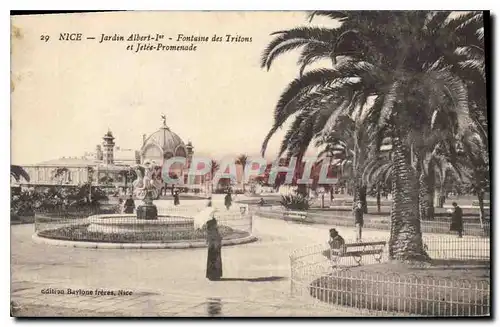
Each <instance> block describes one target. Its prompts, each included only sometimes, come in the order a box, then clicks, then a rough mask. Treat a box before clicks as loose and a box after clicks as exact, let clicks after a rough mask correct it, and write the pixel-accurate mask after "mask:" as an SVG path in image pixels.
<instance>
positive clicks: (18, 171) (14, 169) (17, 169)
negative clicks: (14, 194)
mask: <svg viewBox="0 0 500 327" xmlns="http://www.w3.org/2000/svg"><path fill="white" fill-rule="evenodd" d="M10 176H11V177H13V178H14V179H15V180H16V182H19V181H20V180H21V178H24V180H25V181H27V182H29V181H30V176H29V175H28V173H27V172H26V170H24V168H23V167H21V166H17V165H10Z"/></svg>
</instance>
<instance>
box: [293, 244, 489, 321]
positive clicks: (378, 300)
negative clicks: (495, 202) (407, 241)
mask: <svg viewBox="0 0 500 327" xmlns="http://www.w3.org/2000/svg"><path fill="white" fill-rule="evenodd" d="M364 241H367V240H364ZM369 241H376V240H369ZM378 241H380V240H378ZM347 243H351V242H350V241H347ZM424 244H425V247H426V249H427V253H428V254H429V255H430V256H431V258H433V259H434V260H435V262H439V264H436V265H434V268H432V269H428V268H424V267H422V268H416V270H414V271H404V270H398V267H397V266H390V265H385V264H379V265H373V264H376V263H378V261H377V260H375V258H374V257H371V256H365V257H363V260H362V262H361V263H362V265H361V266H358V267H355V266H356V262H355V261H354V260H353V259H352V258H342V260H341V261H337V262H335V264H334V263H333V262H332V261H330V260H329V259H328V258H327V256H325V250H327V249H328V245H327V244H315V245H311V246H308V247H305V248H301V249H297V250H295V251H293V252H292V253H291V255H290V266H291V293H292V296H294V297H300V298H302V299H304V300H306V301H308V302H312V303H316V304H318V305H328V306H333V307H335V309H337V310H339V309H340V310H345V311H346V312H348V313H350V314H351V315H359V316H362V315H378V316H380V315H381V316H390V315H405V316H406V315H417V316H488V315H489V314H490V306H491V300H490V280H489V278H490V277H489V259H490V241H489V239H485V238H467V239H458V238H435V237H424ZM384 259H385V260H387V258H384ZM446 262H448V263H449V264H450V265H451V266H446ZM461 263H462V264H465V266H461ZM440 265H441V266H440ZM438 267H441V268H443V267H445V268H443V269H444V270H442V271H439V269H440V268H438ZM446 267H447V268H446ZM425 269H428V270H425ZM436 269H437V270H436ZM461 269H462V270H461ZM467 269H468V270H467ZM460 271H461V272H460ZM424 272H425V273H424Z"/></svg>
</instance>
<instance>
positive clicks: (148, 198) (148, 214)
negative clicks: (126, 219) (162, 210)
mask: <svg viewBox="0 0 500 327" xmlns="http://www.w3.org/2000/svg"><path fill="white" fill-rule="evenodd" d="M135 169H136V173H137V179H136V180H135V181H134V182H133V183H132V185H133V186H134V195H135V197H136V198H137V199H139V200H142V201H143V202H144V203H143V204H141V205H139V206H138V207H137V219H148V220H152V219H158V209H157V208H156V206H155V205H154V204H153V200H155V199H157V198H158V195H159V194H160V190H161V182H160V181H158V180H156V178H155V177H154V176H153V169H154V163H150V162H146V163H144V164H143V165H139V166H136V168H135Z"/></svg>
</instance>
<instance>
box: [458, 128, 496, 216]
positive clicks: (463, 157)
mask: <svg viewBox="0 0 500 327" xmlns="http://www.w3.org/2000/svg"><path fill="white" fill-rule="evenodd" d="M459 145H460V148H461V149H460V150H459V158H458V163H459V167H460V168H461V171H463V172H464V174H465V176H466V177H467V179H468V180H469V184H470V187H471V189H472V191H473V192H474V193H475V194H476V196H477V198H478V201H479V218H480V221H481V224H482V223H483V220H484V195H485V193H486V192H488V191H489V185H490V169H489V167H490V162H489V152H488V151H489V148H488V137H487V134H486V131H485V130H484V129H482V128H481V126H480V123H479V122H476V123H475V124H474V125H473V127H472V129H471V131H469V132H468V133H467V134H465V135H464V136H463V137H462V139H461V142H460V144H459Z"/></svg>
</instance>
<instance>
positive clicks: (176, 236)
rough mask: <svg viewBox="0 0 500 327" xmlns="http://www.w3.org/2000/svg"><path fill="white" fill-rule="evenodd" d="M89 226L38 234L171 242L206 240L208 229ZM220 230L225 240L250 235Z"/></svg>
mask: <svg viewBox="0 0 500 327" xmlns="http://www.w3.org/2000/svg"><path fill="white" fill-rule="evenodd" d="M88 226H89V224H81V225H74V226H64V227H59V228H56V229H49V230H44V231H39V232H38V236H40V237H45V238H50V239H56V240H64V241H83V242H100V243H171V242H178V241H204V240H205V239H206V230H204V229H196V230H192V231H161V232H143V233H123V234H107V233H100V232H89V231H88V230H87V227H88ZM219 232H220V234H221V236H222V238H223V239H224V240H231V239H239V238H243V237H247V236H249V235H250V233H248V232H245V231H240V230H235V229H232V228H230V227H227V226H219Z"/></svg>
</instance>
